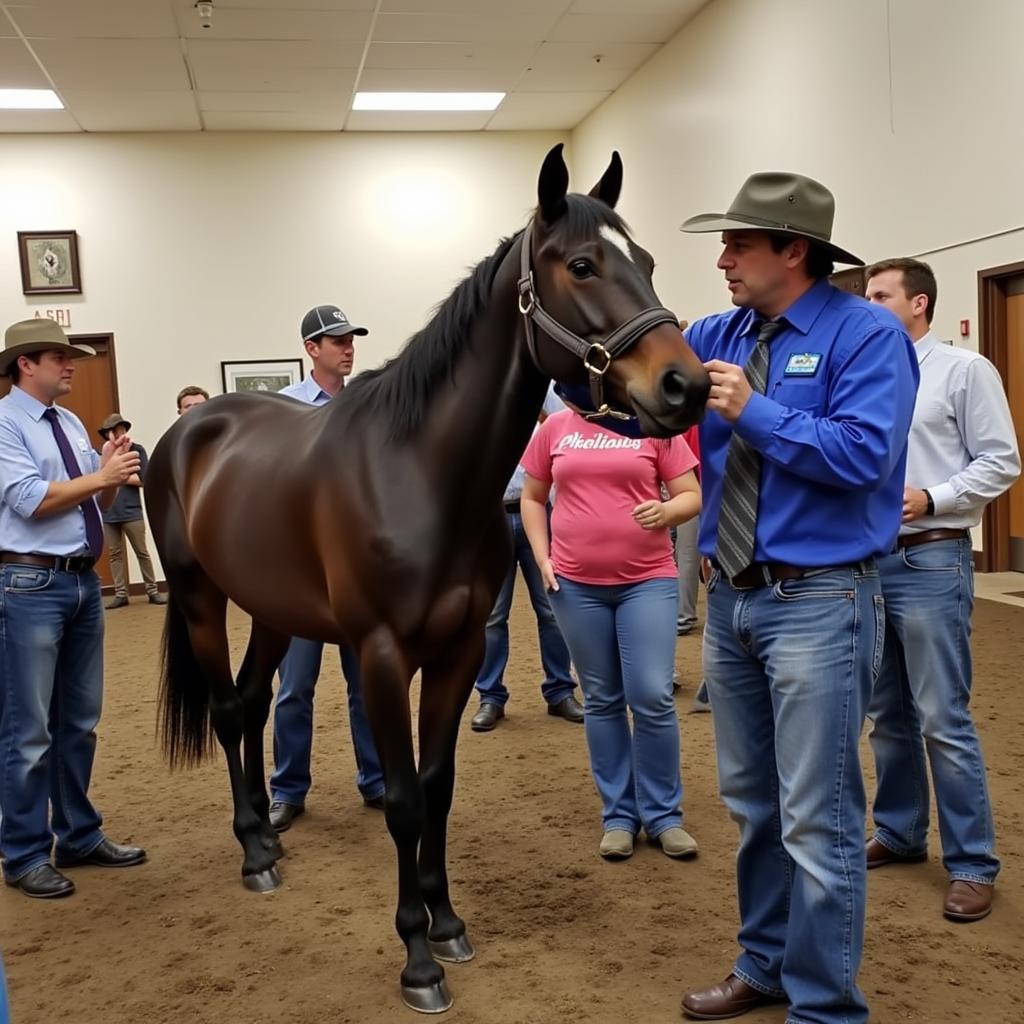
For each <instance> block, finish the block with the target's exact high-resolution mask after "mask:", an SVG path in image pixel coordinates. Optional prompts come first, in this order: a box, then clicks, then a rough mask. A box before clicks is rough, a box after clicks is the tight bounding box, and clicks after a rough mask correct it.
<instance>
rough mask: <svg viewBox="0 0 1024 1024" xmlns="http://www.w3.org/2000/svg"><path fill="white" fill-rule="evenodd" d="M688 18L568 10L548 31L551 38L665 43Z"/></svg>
mask: <svg viewBox="0 0 1024 1024" xmlns="http://www.w3.org/2000/svg"><path fill="white" fill-rule="evenodd" d="M684 21H685V19H684V18H681V17H680V16H679V15H676V14H634V13H632V12H631V13H629V14H567V15H566V16H565V17H564V18H562V19H561V20H560V21H559V22H558V25H557V26H556V27H555V28H554V29H553V30H552V31H551V32H549V33H548V35H547V39H548V40H549V41H551V42H563V43H663V42H665V41H666V40H668V39H671V38H672V37H673V36H674V35H675V34H676V32H678V31H679V28H680V27H681V26H682V25H683V23H684Z"/></svg>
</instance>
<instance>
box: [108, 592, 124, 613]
mask: <svg viewBox="0 0 1024 1024" xmlns="http://www.w3.org/2000/svg"><path fill="white" fill-rule="evenodd" d="M104 607H105V608H106V609H107V611H112V610H113V609H114V608H127V607H128V598H127V597H124V596H123V595H122V596H121V597H115V598H114V600H113V601H108V602H107V604H106V605H104Z"/></svg>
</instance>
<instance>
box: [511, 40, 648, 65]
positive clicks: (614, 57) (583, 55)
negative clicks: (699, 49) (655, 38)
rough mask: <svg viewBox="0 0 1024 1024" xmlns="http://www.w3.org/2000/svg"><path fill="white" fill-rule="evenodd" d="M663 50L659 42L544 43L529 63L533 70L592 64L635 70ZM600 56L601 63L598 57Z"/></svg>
mask: <svg viewBox="0 0 1024 1024" xmlns="http://www.w3.org/2000/svg"><path fill="white" fill-rule="evenodd" d="M659 49H661V47H660V46H659V45H658V44H657V43H608V44H602V45H600V46H595V45H594V44H592V43H562V42H558V43H555V42H552V43H544V44H543V45H542V46H541V47H540V49H539V50H538V51H537V52H536V53H535V54H534V56H533V58H532V59H531V60H530V66H531V67H532V68H533V69H534V70H547V69H549V68H561V67H565V66H566V65H567V64H570V63H574V62H576V63H580V62H587V61H592V62H594V63H598V64H604V65H606V66H607V67H610V68H623V69H625V70H626V71H634V70H636V68H638V67H640V65H641V64H643V63H644V61H646V60H647V59H648V58H650V57H651V56H653V55H654V54H655V53H657V51H658V50H659ZM598 57H600V61H598V60H597V59H596V58H598Z"/></svg>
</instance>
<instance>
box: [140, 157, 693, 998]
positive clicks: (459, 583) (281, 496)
mask: <svg viewBox="0 0 1024 1024" xmlns="http://www.w3.org/2000/svg"><path fill="white" fill-rule="evenodd" d="M568 184H569V175H568V170H567V168H566V166H565V162H564V159H563V157H562V147H561V146H556V147H555V148H554V149H552V150H551V152H550V153H548V155H547V157H546V159H545V160H544V163H543V166H542V168H541V171H540V176H539V180H538V187H537V192H538V205H537V208H536V211H535V213H534V214H533V217H532V219H531V220H530V222H529V224H528V226H527V227H526V228H525V229H523V230H521V231H519V232H518V233H516V234H514V235H512V236H511V237H509V238H506V239H504V240H503V241H501V243H500V244H499V245H498V248H497V249H496V250H495V252H494V253H493V254H492V255H491V256H489V257H487V258H486V259H484V260H483V261H482V262H481V263H480V264H479V265H477V266H476V267H475V269H473V270H472V271H471V273H470V274H469V275H468V276H467V277H466V279H465V280H463V281H462V282H461V283H460V284H459V285H458V286H457V287H456V288H455V289H454V291H453V292H452V294H451V295H450V296H449V297H448V298H447V299H446V300H445V301H444V303H443V304H441V305H440V306H439V307H438V309H437V311H436V313H435V315H434V316H433V319H432V320H431V321H430V323H429V324H428V325H427V326H426V327H425V328H424V329H423V330H421V331H420V332H419V333H417V334H415V335H414V336H413V337H412V338H411V339H410V341H409V342H408V343H407V345H406V347H405V348H404V350H403V351H402V352H401V353H400V354H399V355H398V356H397V357H396V358H395V359H393V360H391V361H389V362H388V363H386V364H385V365H384V366H383V367H382V368H380V369H377V370H371V371H367V372H364V373H361V374H359V375H357V376H356V377H354V378H353V379H352V380H351V381H350V382H349V383H348V385H347V386H346V387H345V388H344V390H343V391H342V392H340V393H339V395H338V396H337V397H336V398H334V399H333V400H332V401H331V402H330V403H328V404H327V405H324V406H321V407H313V406H308V405H304V404H302V403H299V402H297V401H294V400H293V399H290V398H286V397H282V396H280V395H273V394H262V395H261V394H253V393H248V394H231V395H225V396H223V397H217V398H215V399H213V400H212V401H209V402H205V403H203V404H202V405H199V406H197V407H196V408H194V409H192V410H191V411H190V412H189V414H188V415H187V416H183V417H181V418H180V419H179V420H178V421H177V422H176V423H175V424H174V426H173V427H171V428H170V429H169V430H168V431H167V433H166V434H165V435H164V436H163V437H162V438H161V440H160V441H159V443H158V444H157V446H156V448H155V449H154V451H153V454H152V457H151V459H150V462H149V468H148V471H147V474H146V506H147V511H148V515H149V521H150V525H151V528H152V531H153V536H154V539H155V541H156V547H157V550H158V551H159V554H160V559H161V561H162V563H163V567H164V570H165V573H166V577H167V584H168V589H169V594H168V598H169V600H168V607H167V618H166V623H165V627H164V636H163V652H162V653H163V659H162V670H161V695H160V705H161V716H162V730H161V731H162V735H163V741H164V745H165V747H166V750H167V753H168V756H169V759H170V762H171V765H172V766H180V765H188V764H192V763H195V762H198V761H199V760H201V759H202V758H203V757H204V756H205V755H207V754H209V753H212V750H213V737H214V735H215V736H216V740H217V741H219V743H220V745H221V747H222V748H223V750H224V754H225V757H226V759H227V767H228V775H229V778H230V783H231V795H232V799H233V803H234V819H233V825H234V832H235V835H236V837H237V838H238V841H239V843H240V844H241V846H242V850H243V861H242V880H243V883H244V884H245V885H246V887H248V888H249V889H252V890H255V891H257V892H266V891H269V890H271V889H273V888H275V887H276V886H278V885H279V884H280V881H281V878H280V874H279V871H278V868H277V860H278V859H279V858H280V857H281V856H282V853H283V851H282V846H281V842H280V839H279V838H278V836H277V834H276V833H275V832H274V830H273V828H272V827H271V825H270V822H269V818H268V811H269V800H268V796H267V791H266V783H265V778H264V776H265V772H264V763H263V731H264V727H265V725H266V721H267V716H268V713H269V709H270V702H271V691H272V680H273V675H274V672H275V671H276V669H277V667H278V665H279V663H280V661H281V659H282V657H283V655H284V653H285V650H286V648H287V646H288V642H289V638H290V637H291V636H301V637H308V638H310V639H315V640H320V641H324V642H328V643H333V644H336V643H346V644H348V645H350V646H351V647H352V648H353V649H354V651H355V652H356V654H357V656H358V659H359V664H360V668H361V673H362V683H363V693H364V700H365V705H366V713H367V716H368V719H369V722H370V727H371V730H372V732H373V736H374V740H375V742H376V744H377V748H378V751H379V753H380V756H381V760H382V764H383V767H384V775H385V780H386V794H385V818H386V822H387V827H388V830H389V831H390V833H391V836H392V838H393V840H394V844H395V848H396V851H397V860H398V909H397V914H396V928H397V931H398V934H399V936H400V937H401V939H402V940H403V942H404V944H405V946H406V953H407V958H406V964H405V967H404V968H403V970H402V972H401V978H400V980H401V994H402V998H403V1000H404V1002H405V1003H406V1004H407V1005H408V1006H410V1007H412V1008H413V1009H416V1010H420V1011H422V1012H440V1011H443V1010H445V1009H447V1008H448V1007H449V1006H450V1005H451V1003H452V999H451V995H450V993H449V991H448V988H447V985H446V982H445V975H444V970H443V969H442V967H441V966H440V964H439V963H438V962H437V961H438V960H442V961H452V962H462V961H465V960H469V959H471V958H472V957H473V955H474V950H473V946H472V944H471V942H470V940H469V938H468V937H467V934H466V926H465V924H464V922H463V921H462V919H461V918H460V917H459V916H458V915H457V914H456V912H455V910H454V908H453V907H452V904H451V900H450V896H449V891H448V878H447V873H446V864H445V848H446V841H447V840H446V834H447V818H448V812H449V810H450V807H451V802H452V790H453V786H454V781H455V747H456V740H457V736H458V730H459V724H460V718H461V716H462V712H463V710H464V709H465V705H466V702H467V700H468V698H469V694H470V692H471V690H472V687H473V682H474V680H475V678H476V674H477V671H478V669H479V667H480V665H481V663H482V660H483V653H484V624H485V621H486V619H487V616H488V613H489V612H490V611H491V608H492V606H493V604H494V600H495V598H496V596H497V593H498V590H499V588H500V585H501V582H502V579H503V577H504V574H505V572H506V569H507V567H508V564H509V558H510V557H511V547H510V538H509V534H508V528H507V524H506V520H505V516H504V513H503V511H502V504H501V496H502V493H503V491H504V488H505V485H506V483H507V481H508V479H509V477H510V476H511V475H512V472H513V470H514V469H515V467H516V464H517V462H518V460H519V458H520V457H521V455H522V453H523V451H524V449H525V447H526V444H527V442H528V440H529V438H530V433H531V429H532V427H533V425H534V424H535V423H536V421H537V416H538V414H539V412H540V408H541V404H542V402H543V399H544V396H545V393H546V389H547V387H548V384H549V381H550V379H551V378H554V379H556V380H559V381H562V382H565V383H566V384H568V385H570V386H571V385H576V386H581V385H586V384H589V387H590V390H591V394H592V395H593V397H594V401H595V403H596V405H595V408H596V410H597V411H598V412H603V413H605V414H611V415H618V416H626V415H635V416H636V417H637V420H638V421H639V424H640V425H641V426H642V428H643V429H644V430H645V432H646V433H648V434H650V435H652V436H659V437H667V436H672V435H674V434H677V433H679V432H681V431H682V430H684V429H686V428H687V427H689V426H691V425H692V424H693V423H695V422H697V421H698V420H699V419H700V417H701V415H702V412H703V407H704V404H705V402H706V399H707V395H708V391H709V388H710V381H709V378H708V375H707V373H706V371H705V369H704V367H703V365H702V364H701V363H700V361H699V360H698V359H697V357H696V356H695V355H694V353H693V352H692V351H691V350H690V349H689V347H688V346H687V345H686V343H685V341H684V339H683V337H682V335H681V333H680V331H679V328H678V323H677V321H676V318H675V316H674V315H673V314H672V313H671V312H670V311H668V310H667V309H665V308H664V307H662V306H661V304H660V303H659V302H658V300H657V296H656V295H655V292H654V288H653V285H652V282H651V275H652V271H653V266H654V264H653V261H652V259H651V256H650V255H649V253H647V252H646V251H645V250H644V249H643V248H641V247H640V245H638V244H637V243H636V241H634V240H633V239H632V237H631V235H630V232H629V229H628V228H627V226H626V224H625V223H624V222H623V221H622V220H621V218H620V217H619V216H618V214H616V213H615V211H614V207H615V204H616V201H617V199H618V196H619V192H620V190H621V185H622V162H621V160H620V159H619V156H618V154H617V153H616V154H614V155H613V157H612V160H611V163H610V164H609V166H608V169H607V170H606V171H605V173H604V174H603V175H602V177H601V180H600V181H599V182H598V184H597V185H596V186H595V187H594V188H593V189H592V190H591V192H590V193H589V194H588V195H580V194H575V193H573V194H570V193H568ZM229 599H230V600H232V601H234V602H235V603H236V604H237V605H238V606H240V607H241V608H242V609H243V610H244V611H245V612H246V613H247V614H248V615H249V616H251V619H252V626H251V632H250V636H249V641H248V646H247V649H246V652H245V656H244V659H243V661H242V664H241V667H240V669H239V671H238V675H237V679H236V680H233V679H232V673H231V665H230V660H229V652H228V639H227V632H226V624H225V617H226V607H227V602H228V600H229ZM417 669H419V670H421V672H422V676H421V696H420V713H419V765H418V768H417V764H416V760H415V757H414V751H413V742H412V727H411V720H410V708H409V686H410V681H411V679H412V677H413V675H414V673H415V672H416V671H417ZM243 740H244V757H243V743H242V741H243Z"/></svg>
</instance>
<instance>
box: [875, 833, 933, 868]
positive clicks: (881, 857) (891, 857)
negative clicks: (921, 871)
mask: <svg viewBox="0 0 1024 1024" xmlns="http://www.w3.org/2000/svg"><path fill="white" fill-rule="evenodd" d="M864 856H865V857H866V858H867V862H868V871H870V870H871V869H872V868H880V867H881V866H882V865H883V864H920V863H921V862H922V861H925V860H927V859H928V854H927V853H914V854H911V855H910V856H908V855H906V854H903V853H897V852H896V851H895V850H890V849H889V847H888V846H886V845H885V844H884V843H880V842H879V841H878V840H877V839H875V837H874V836H872V837H871V838H870V839H869V840H868V841H867V844H866V845H865V847H864Z"/></svg>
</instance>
